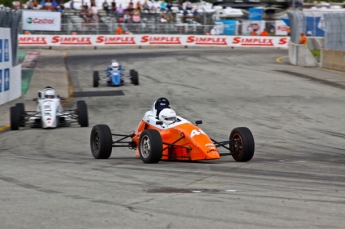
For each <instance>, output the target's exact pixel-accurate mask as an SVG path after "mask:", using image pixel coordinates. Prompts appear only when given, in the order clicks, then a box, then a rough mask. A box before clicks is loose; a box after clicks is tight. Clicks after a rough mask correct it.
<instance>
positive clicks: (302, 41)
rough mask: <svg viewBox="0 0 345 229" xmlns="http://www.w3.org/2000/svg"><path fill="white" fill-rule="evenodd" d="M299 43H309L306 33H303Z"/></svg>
mask: <svg viewBox="0 0 345 229" xmlns="http://www.w3.org/2000/svg"><path fill="white" fill-rule="evenodd" d="M299 43H300V44H301V45H307V37H306V36H305V35H304V33H303V32H302V33H301V38H300V39H299Z"/></svg>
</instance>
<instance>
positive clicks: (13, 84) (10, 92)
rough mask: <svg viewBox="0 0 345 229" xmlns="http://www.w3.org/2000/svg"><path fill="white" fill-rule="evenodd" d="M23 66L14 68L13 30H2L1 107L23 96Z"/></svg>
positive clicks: (0, 47)
mask: <svg viewBox="0 0 345 229" xmlns="http://www.w3.org/2000/svg"><path fill="white" fill-rule="evenodd" d="M21 74H22V71H21V65H17V66H15V67H13V56H12V41H11V29H10V28H0V105H1V104H4V103H7V102H9V101H12V100H14V99H17V98H19V97H20V96H21V91H22V89H21V82H22V75H21Z"/></svg>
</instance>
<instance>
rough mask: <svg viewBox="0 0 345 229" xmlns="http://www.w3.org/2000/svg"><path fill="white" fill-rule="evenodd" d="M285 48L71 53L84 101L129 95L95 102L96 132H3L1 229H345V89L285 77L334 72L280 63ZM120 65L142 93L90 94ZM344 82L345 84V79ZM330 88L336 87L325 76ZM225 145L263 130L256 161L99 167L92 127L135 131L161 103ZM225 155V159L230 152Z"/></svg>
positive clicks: (133, 161) (116, 161)
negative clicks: (236, 134)
mask: <svg viewBox="0 0 345 229" xmlns="http://www.w3.org/2000/svg"><path fill="white" fill-rule="evenodd" d="M282 55H286V50H276V49H234V50H230V49H226V50H222V49H179V50H175V49H160V50H155V49H152V50H151V49H143V50H140V49H139V50H135V49H129V50H126V49H119V50H92V51H85V50H84V51H83V50H79V51H78V50H73V51H67V63H68V68H69V70H70V74H71V77H72V81H73V85H74V91H75V92H89V91H114V90H115V91H117V90H120V91H122V92H123V94H124V95H119V96H103V97H78V98H74V99H73V101H72V102H71V103H69V104H68V105H67V107H73V106H75V102H76V101H77V100H85V101H86V103H87V105H88V108H89V121H90V126H89V127H87V128H81V127H79V126H77V125H73V126H72V127H69V128H58V129H54V130H43V129H30V128H28V127H26V128H24V129H21V130H19V131H6V132H3V133H1V134H0V150H1V154H0V171H1V173H0V187H1V188H0V204H1V208H0V225H1V228H171V229H172V228H243V229H249V228H262V229H267V228H344V225H345V218H344V214H345V201H344V200H345V166H344V164H345V157H344V156H345V155H344V154H345V130H344V123H345V114H344V113H345V109H344V104H345V97H344V89H342V88H338V87H336V86H334V85H332V84H331V85H329V84H325V83H323V82H320V81H317V80H313V79H312V78H311V79H308V78H303V77H299V76H298V75H296V76H295V75H293V74H287V73H286V72H285V73H284V72H282V71H288V72H289V71H294V72H299V73H300V74H305V75H309V76H314V75H315V76H316V75H324V76H327V75H329V76H331V75H332V74H333V73H328V72H324V71H321V70H316V69H307V68H300V67H292V66H288V65H282V64H279V63H277V62H275V58H277V57H279V56H282ZM111 59H117V60H118V61H119V62H120V63H121V64H122V65H123V66H124V67H125V68H127V70H129V69H132V68H134V69H136V70H137V71H138V72H139V81H140V85H139V86H134V85H132V84H130V83H129V81H127V84H126V85H124V86H122V87H118V88H113V87H107V86H105V84H104V83H101V85H100V87H98V88H93V87H92V71H93V70H100V71H103V69H105V67H106V66H107V65H108V64H109V62H110V60H111ZM344 77H345V76H344ZM326 78H327V77H326ZM159 97H167V98H168V99H169V100H170V102H171V105H172V108H173V109H174V110H175V111H176V112H177V114H178V115H180V116H183V117H185V118H187V119H189V120H190V121H194V120H198V119H202V120H203V124H202V126H201V128H202V129H203V130H204V131H205V132H206V133H207V134H208V135H209V136H211V137H213V138H214V139H217V140H227V139H228V138H229V134H230V131H231V130H232V129H233V128H235V127H241V126H245V127H248V128H250V129H251V131H252V132H253V135H254V138H255V143H256V151H255V155H254V158H253V159H252V160H251V161H250V162H248V163H238V162H235V161H234V160H233V159H232V157H231V156H228V157H222V158H221V159H220V160H215V161H202V162H164V161H161V162H159V163H158V164H144V163H142V161H141V160H140V159H139V158H136V157H135V151H133V150H130V149H127V148H114V149H113V153H112V156H111V158H110V159H108V160H95V159H94V158H93V157H92V155H91V152H90V145H89V136H90V131H91V128H92V126H93V125H95V124H107V125H109V126H110V128H111V129H112V131H113V132H114V133H124V134H129V133H131V132H132V131H133V130H134V128H135V127H136V125H137V124H138V122H139V121H140V119H141V118H142V117H143V115H144V112H145V111H147V110H149V109H150V107H151V105H152V103H153V101H155V100H156V99H157V98H159ZM221 152H223V153H225V152H226V151H224V150H221Z"/></svg>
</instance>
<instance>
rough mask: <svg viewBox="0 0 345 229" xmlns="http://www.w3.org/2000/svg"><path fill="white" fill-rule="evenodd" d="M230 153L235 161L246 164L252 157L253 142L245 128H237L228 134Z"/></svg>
mask: <svg viewBox="0 0 345 229" xmlns="http://www.w3.org/2000/svg"><path fill="white" fill-rule="evenodd" d="M229 140H230V141H231V140H232V141H233V142H232V143H230V152H231V155H232V157H233V158H234V159H235V161H238V162H247V161H250V160H251V159H252V158H253V156H254V151H255V142H254V137H253V134H252V132H251V131H250V130H249V129H248V128H246V127H237V128H235V129H233V130H232V131H231V133H230V139H229Z"/></svg>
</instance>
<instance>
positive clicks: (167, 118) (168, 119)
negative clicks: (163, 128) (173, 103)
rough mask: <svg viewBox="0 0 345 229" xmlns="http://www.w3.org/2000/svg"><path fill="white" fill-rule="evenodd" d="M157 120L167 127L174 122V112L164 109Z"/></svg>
mask: <svg viewBox="0 0 345 229" xmlns="http://www.w3.org/2000/svg"><path fill="white" fill-rule="evenodd" d="M159 120H161V121H162V122H163V123H164V124H166V125H169V124H171V123H173V122H175V121H176V112H175V111H174V110H173V109H170V108H165V109H163V110H162V111H161V112H160V113H159Z"/></svg>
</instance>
